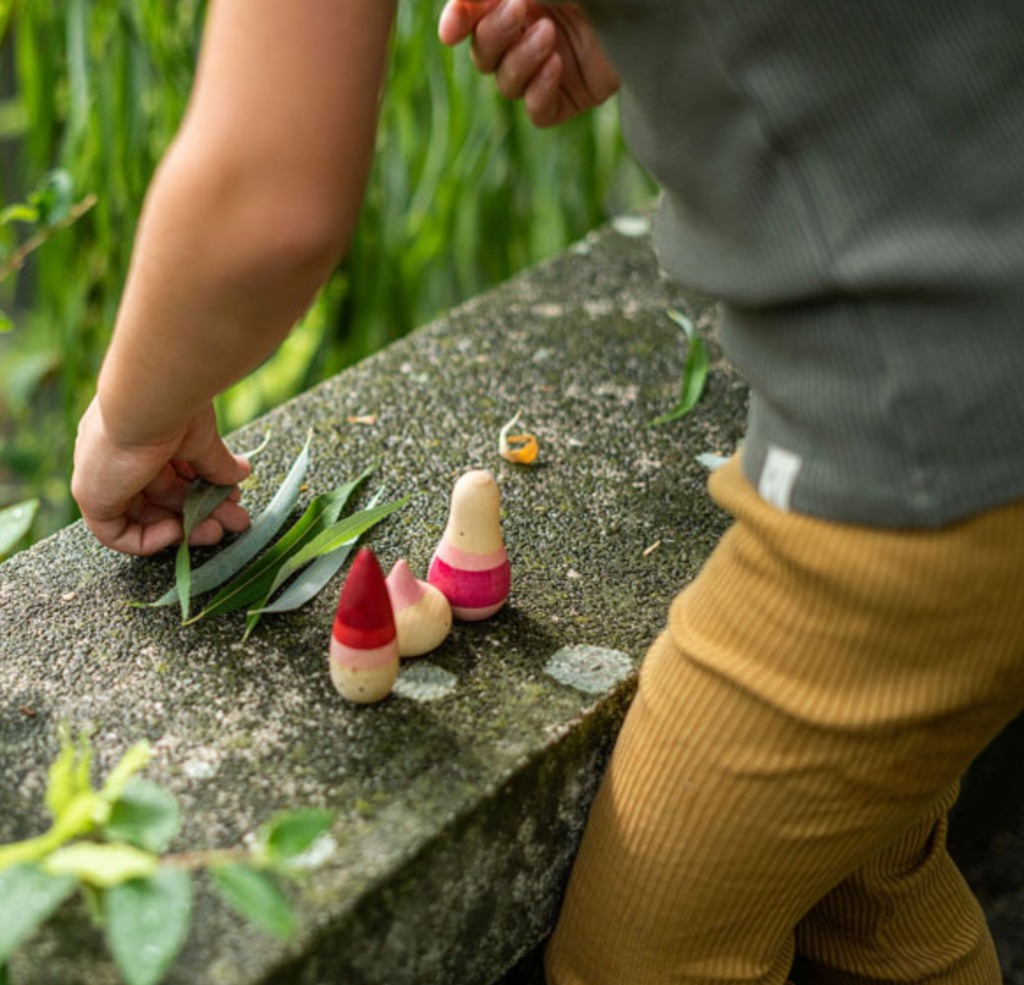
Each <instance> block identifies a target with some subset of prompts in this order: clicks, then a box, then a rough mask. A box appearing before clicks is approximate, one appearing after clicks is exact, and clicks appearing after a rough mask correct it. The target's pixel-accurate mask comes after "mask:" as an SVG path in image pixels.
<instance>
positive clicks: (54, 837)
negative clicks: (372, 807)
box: [0, 726, 334, 985]
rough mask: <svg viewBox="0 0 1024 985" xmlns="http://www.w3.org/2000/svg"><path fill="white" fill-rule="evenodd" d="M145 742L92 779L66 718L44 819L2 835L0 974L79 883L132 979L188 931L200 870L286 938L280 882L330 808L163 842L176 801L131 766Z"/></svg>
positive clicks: (174, 828) (136, 982) (322, 828)
mask: <svg viewBox="0 0 1024 985" xmlns="http://www.w3.org/2000/svg"><path fill="white" fill-rule="evenodd" d="M151 755H152V752H151V750H150V747H149V745H148V743H145V742H140V743H137V744H136V745H133V746H132V747H131V748H130V749H128V751H127V752H126V753H125V754H124V756H123V757H122V758H121V760H120V761H119V762H118V763H117V765H116V766H115V767H114V768H113V769H112V770H111V771H110V773H109V774H108V776H107V779H106V781H105V782H104V783H103V785H102V786H101V787H100V788H99V789H98V790H97V789H94V788H93V787H92V785H91V783H90V778H89V774H90V767H91V765H92V758H93V749H92V745H91V743H90V741H89V738H88V736H80V737H79V740H78V742H77V743H75V742H73V741H72V739H71V736H70V731H69V729H68V728H67V727H66V726H65V727H63V728H62V730H61V750H60V754H59V755H58V757H57V759H56V760H55V761H54V763H53V764H52V766H51V767H50V770H49V774H48V783H47V788H46V806H47V808H48V809H49V811H50V814H51V815H52V817H53V824H52V826H51V827H50V829H49V831H47V832H45V833H44V834H41V835H38V836H36V837H34V838H29V839H28V840H26V841H19V842H14V843H13V844H8V845H0V913H3V915H4V919H3V920H2V921H0V983H3V985H7V983H8V982H9V981H10V978H9V973H8V971H7V961H8V959H9V958H10V956H11V954H12V953H13V952H14V950H15V948H17V947H18V946H19V945H21V944H22V943H23V942H24V941H25V940H27V939H28V938H29V937H31V936H32V935H33V934H34V933H35V932H36V931H37V930H38V929H39V928H40V927H41V926H42V925H43V924H44V923H45V922H46V920H47V919H49V917H50V916H51V915H52V914H53V913H54V912H55V911H56V910H57V908H58V907H59V906H60V905H61V904H62V903H63V902H64V901H65V900H66V899H68V898H69V897H70V896H71V895H73V894H74V893H75V892H80V893H82V894H83V896H84V897H85V902H86V904H87V908H88V912H89V914H90V916H91V918H92V919H93V921H94V922H95V923H96V924H97V925H98V926H99V927H101V928H102V929H103V932H104V934H105V936H106V940H107V945H108V947H109V948H110V952H111V954H112V956H113V958H114V962H115V964H116V965H117V967H118V969H119V970H120V972H121V975H122V976H123V978H124V980H125V981H126V982H127V983H128V985H156V983H157V982H159V981H161V980H162V979H163V978H164V977H165V975H166V974H167V972H168V971H169V970H170V967H171V965H172V964H173V962H174V959H175V958H176V957H177V955H178V952H179V951H180V950H181V947H182V945H183V944H184V942H185V938H186V937H187V935H188V928H189V924H190V922H191V917H192V897H193V873H195V872H198V871H205V873H206V876H207V878H208V879H209V881H210V884H211V886H212V887H213V889H214V890H215V891H216V893H217V895H218V896H219V897H220V898H221V899H222V900H223V901H224V902H225V903H226V904H227V905H228V906H229V907H231V908H232V909H233V910H235V911H236V912H237V913H239V914H241V915H242V916H243V917H245V918H246V919H247V920H249V921H251V922H252V923H253V924H255V925H256V926H257V927H259V928H260V929H261V930H263V931H265V932H267V933H269V934H272V935H274V936H276V937H279V938H282V939H287V938H289V937H291V936H292V935H293V934H294V932H295V929H296V919H295V914H294V911H293V908H292V904H291V902H290V900H289V897H288V895H287V894H286V892H285V890H284V888H283V885H284V882H285V881H288V880H296V879H301V878H302V877H303V876H304V874H305V873H306V872H307V871H308V869H309V868H310V867H311V864H312V860H313V859H314V858H315V855H316V854H317V851H316V845H317V843H318V842H319V840H320V839H321V838H323V837H325V836H326V834H327V831H328V829H329V828H330V826H331V824H332V823H333V820H334V814H333V812H331V811H327V810H302V811H288V812H282V813H280V814H277V815H275V816H274V817H272V818H271V819H270V820H269V821H268V822H267V823H266V824H264V825H263V826H262V827H260V829H259V831H258V832H257V836H256V840H255V844H254V845H253V847H252V848H251V849H235V848H232V849H213V850H209V851H197V852H187V853H183V854H177V855H174V854H165V853H166V852H167V849H168V848H169V847H170V845H171V843H172V842H173V840H174V839H175V837H176V836H177V834H178V830H179V828H180V826H181V812H180V809H179V807H178V803H177V801H176V800H175V798H174V797H173V795H172V794H171V793H170V792H169V791H167V790H165V789H164V788H163V787H161V786H158V785H157V784H156V783H152V782H150V781H148V780H145V779H142V778H140V777H138V776H136V774H137V773H138V772H139V771H140V770H141V769H142V768H143V767H144V766H145V765H146V764H147V763H148V761H149V759H150V757H151Z"/></svg>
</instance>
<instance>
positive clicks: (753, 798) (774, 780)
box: [547, 460, 1024, 985]
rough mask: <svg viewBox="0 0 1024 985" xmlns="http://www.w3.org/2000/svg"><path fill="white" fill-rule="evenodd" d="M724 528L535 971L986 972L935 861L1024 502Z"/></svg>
mask: <svg viewBox="0 0 1024 985" xmlns="http://www.w3.org/2000/svg"><path fill="white" fill-rule="evenodd" d="M711 491H712V495H713V497H714V498H715V500H716V501H717V502H718V503H719V504H720V505H721V506H723V507H724V508H725V509H726V510H728V511H729V512H730V513H732V515H733V516H734V518H735V522H734V524H733V525H732V527H731V528H730V529H729V531H728V532H727V533H726V535H725V537H724V538H723V539H722V541H721V543H720V544H719V546H718V548H717V549H716V550H715V552H714V553H713V554H712V556H711V558H710V559H709V561H708V563H707V564H706V565H705V568H704V570H703V571H702V572H701V574H700V575H699V576H698V578H697V579H696V580H695V581H694V582H693V583H692V584H691V585H690V586H689V587H688V588H687V589H686V590H684V591H683V592H682V593H681V594H680V595H679V596H678V597H677V599H676V600H675V602H674V603H673V605H672V609H671V613H670V618H669V626H668V629H667V630H666V632H665V633H663V634H662V635H661V637H659V639H658V640H657V641H656V643H655V644H654V646H653V647H652V649H651V651H650V653H649V654H648V656H647V658H646V660H645V662H644V665H643V668H642V670H641V674H640V684H639V690H638V693H637V696H636V699H635V701H634V703H633V706H632V708H631V709H630V712H629V714H628V716H627V719H626V722H625V724H624V726H623V730H622V733H621V736H620V738H619V741H618V744H617V746H616V750H615V753H614V755H613V758H612V762H611V765H610V767H609V771H608V773H607V775H606V777H605V779H604V782H603V784H602V787H601V790H600V792H599V794H598V797H597V799H596V801H595V804H594V807H593V809H592V811H591V816H590V820H589V822H588V826H587V830H586V833H585V836H584V839H583V843H582V846H581V849H580V853H579V856H578V858H577V861H576V864H575V866H574V870H573V874H572V878H571V881H570V885H569V889H568V892H567V896H566V900H565V903H564V906H563V910H562V914H561V917H560V920H559V924H558V927H557V929H556V932H555V934H554V936H553V938H552V941H551V943H550V945H549V948H548V953H547V975H548V982H549V985H676V983H697V982H707V983H711V982H714V983H716V985H723V983H730V982H745V983H753V982H757V983H765V985H767V983H778V982H783V981H784V980H786V979H787V976H789V974H790V971H791V967H792V965H793V961H794V956H795V955H796V954H799V955H801V961H802V963H803V967H805V968H809V969H811V970H813V972H814V981H816V982H828V983H843V985H847V983H851V985H852V983H865V985H866V983H869V982H870V983H872V985H879V983H883V982H930V983H944V985H945V983H949V985H954V983H956V985H982V983H985V985H997V983H999V982H1000V981H1001V977H1000V973H999V969H998V965H997V960H996V956H995V952H994V948H993V944H992V941H991V937H990V935H989V933H988V930H987V928H986V925H985V920H984V916H983V914H982V912H981V909H980V907H979V905H978V903H977V901H976V900H975V899H974V897H973V896H972V894H971V892H970V890H969V889H968V887H967V885H966V883H965V882H964V880H963V878H962V877H961V875H960V873H959V872H958V871H957V869H956V867H955V865H954V864H953V862H952V860H951V859H950V857H949V855H948V854H947V852H946V847H945V831H946V828H945V825H946V821H945V816H946V812H947V810H948V808H949V806H950V804H951V803H952V802H953V799H954V798H955V791H956V784H957V782H958V778H959V776H960V775H961V773H962V772H963V770H964V769H965V768H966V767H967V765H968V764H969V763H970V761H971V760H972V759H973V758H974V757H975V756H976V755H977V754H978V752H979V751H980V750H981V749H982V748H984V746H985V745H986V744H987V743H988V742H989V741H990V740H991V739H992V738H993V737H994V735H995V734H996V733H997V732H998V731H999V730H1000V729H1001V728H1002V727H1003V726H1004V725H1005V724H1006V723H1007V722H1008V721H1010V720H1011V719H1012V718H1013V717H1014V716H1015V715H1016V714H1017V713H1018V712H1019V711H1020V709H1021V708H1022V707H1024V618H1022V617H1021V612H1022V611H1024V503H1018V504H1013V505H1010V506H1004V507H1000V508H998V509H996V510H993V511H990V512H988V513H985V514H983V515H981V516H978V517H976V518H973V519H970V520H967V521H962V522H960V523H957V524H955V525H952V526H948V527H944V528H941V529H938V530H916V531H905V532H896V531H891V530H877V529H872V528H868V527H859V526H853V525H841V524H836V523H830V522H827V521H822V520H818V519H815V518H811V517H807V516H800V515H796V514H790V513H784V512H781V511H779V510H777V509H775V508H773V507H771V506H769V505H768V504H766V503H765V502H764V501H763V500H761V499H760V498H759V497H758V495H757V494H756V492H755V491H754V490H753V488H752V487H751V486H750V485H749V483H748V482H747V480H746V479H745V478H744V477H743V474H742V471H741V467H740V464H739V462H738V461H737V460H733V461H732V462H730V463H729V464H728V465H727V466H725V467H724V468H723V469H721V470H719V471H718V472H716V473H715V474H714V475H713V476H712V479H711Z"/></svg>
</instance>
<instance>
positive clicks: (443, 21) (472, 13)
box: [437, 0, 502, 47]
mask: <svg viewBox="0 0 1024 985" xmlns="http://www.w3.org/2000/svg"><path fill="white" fill-rule="evenodd" d="M501 2H502V0H476V2H472V0H448V3H446V4H445V5H444V10H442V11H441V17H440V19H439V20H438V23H437V36H438V37H439V38H440V39H441V44H444V45H448V46H449V47H451V46H452V45H457V44H459V42H461V41H465V40H466V38H468V37H469V36H470V35H471V34H472V33H473V31H474V30H475V29H476V26H477V24H478V23H479V22H480V19H481V18H482V17H484V16H485V15H486V14H487V13H488V12H489V11H491V10H493V9H494V8H495V7H496V6H497V5H498V4H499V3H501Z"/></svg>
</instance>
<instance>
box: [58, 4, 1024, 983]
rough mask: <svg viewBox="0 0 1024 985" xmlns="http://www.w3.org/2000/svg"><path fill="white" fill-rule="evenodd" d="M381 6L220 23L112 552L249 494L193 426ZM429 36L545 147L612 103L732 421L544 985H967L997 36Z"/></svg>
mask: <svg viewBox="0 0 1024 985" xmlns="http://www.w3.org/2000/svg"><path fill="white" fill-rule="evenodd" d="M391 8H392V4H391V3H389V2H386V0H345V2H342V0H302V2H296V0H290V2H285V0H263V2H262V3H261V4H260V5H259V7H258V12H257V11H256V9H255V8H253V6H252V5H251V4H250V3H247V2H245V0H217V3H215V4H214V5H213V7H212V11H211V18H210V23H209V27H208V33H207V37H206V39H205V42H204V49H203V56H202V59H201V64H200V70H199V73H198V76H197V81H196V88H195V92H194V95H193V98H192V102H191V105H190V108H189V112H188V115H187V117H186V120H185V123H184V125H183V127H182V131H181V134H180V135H179V137H178V139H177V140H176V141H175V144H174V147H173V148H172V149H171V151H170V153H169V154H168V157H167V159H166V161H165V162H164V164H163V165H162V166H161V169H160V171H159V174H158V176H157V178H156V179H155V181H154V185H153V188H152V190H151V192H150V194H149V196H148V198H147V204H146V209H145V214H144V217H143V221H142V223H141V226H140V232H139V239H138V243H137V246H136V252H135V257H134V261H133V269H132V272H131V275H130V278H129V282H128V285H127V288H126V293H125V298H124V302H123V305H122V309H121V312H120V314H119V317H118V322H117V327H116V331H115V336H114V339H113V342H112V344H111V349H110V352H109V353H108V356H107V359H106V362H105V363H104V367H103V371H102V374H101V378H100V381H99V388H98V394H97V399H96V401H95V402H94V404H93V405H92V407H91V408H90V410H89V411H88V413H87V414H86V416H85V417H84V418H83V421H82V425H81V428H80V435H79V442H78V447H77V451H76V471H75V478H74V491H75V495H76V497H77V498H78V500H79V503H80V505H81V507H82V512H83V515H84V517H85V519H86V522H87V523H88V524H89V526H90V528H91V529H93V530H94V531H95V532H96V534H97V536H98V537H99V538H100V540H101V541H103V542H104V543H106V544H108V545H109V546H111V547H114V548H116V549H120V550H128V551H133V552H136V553H149V552H151V551H155V550H159V549H160V548H162V547H164V546H166V545H167V544H170V543H173V542H174V541H175V540H176V539H177V538H179V537H180V536H181V526H180V517H179V511H180V503H181V496H182V490H183V485H184V482H185V481H186V479H187V478H188V477H189V476H190V475H192V474H193V473H195V474H199V475H203V476H205V477H207V478H209V479H211V480H212V481H216V482H222V483H231V482H237V481H238V480H239V479H241V478H242V477H243V476H244V474H245V465H244V464H243V463H241V462H239V461H237V460H235V459H234V458H232V456H230V455H229V454H228V453H227V451H226V449H225V448H224V446H223V444H222V443H221V442H220V439H219V437H218V436H217V434H216V430H215V427H214V421H213V417H212V413H211V411H210V400H211V399H212V397H213V395H214V394H215V393H216V392H218V391H219V390H220V389H221V388H223V387H224V386H226V385H227V384H228V383H229V382H231V381H232V380H234V379H235V378H237V377H238V376H239V375H241V374H242V373H244V372H245V371H247V370H248V369H249V368H251V367H252V366H254V365H255V364H256V363H258V362H259V361H260V360H261V359H262V358H263V357H264V356H265V355H266V354H267V353H268V352H269V351H270V350H271V349H272V348H273V347H274V346H275V345H276V344H277V343H278V341H279V340H280V339H281V337H282V336H283V335H284V333H285V332H286V331H287V329H288V327H289V325H290V323H291V321H292V320H294V318H295V317H296V316H297V315H298V314H299V313H300V312H301V310H302V309H303V308H304V306H305V305H306V303H307V302H308V300H309V299H310V297H311V296H312V293H313V292H314V290H315V289H316V287H317V285H318V284H319V283H320V282H321V281H322V280H323V278H324V277H326V275H327V273H328V272H329V270H330V269H331V267H332V265H333V264H334V262H335V261H336V259H337V257H338V256H339V254H340V253H341V252H342V251H343V249H344V246H345V243H346V241H347V238H348V234H349V231H350V230H351V227H352V224H353V222H354V220H355V215H356V211H357V207H358V199H359V194H360V191H361V188H362V183H363V180H364V178H365V173H366V168H367V163H368V159H369V149H370V146H371V144H372V132H373V127H374V122H375V114H376V102H377V93H378V91H379V87H380V82H381V77H382V70H383V61H384V50H385V46H386V37H387V32H388V26H389V23H390V17H391V13H392V9H391ZM591 23H592V24H593V25H594V27H595V28H596V30H597V33H598V35H599V36H600V38H601V41H602V44H603V46H604V51H607V53H608V57H607V58H606V57H605V54H604V52H603V51H602V48H601V46H599V45H598V44H597V41H596V40H595V35H594V33H593V32H592V31H591V28H590V24H591ZM440 32H441V37H442V40H443V41H445V42H446V43H448V44H455V43H458V42H459V41H460V40H462V39H464V38H468V37H470V36H472V39H473V41H472V52H473V58H474V60H475V63H476V64H477V66H478V67H479V68H480V69H481V70H482V71H487V72H493V73H494V74H495V77H496V81H497V84H498V86H499V88H500V89H501V91H502V92H503V93H505V94H506V95H507V96H509V97H510V98H520V97H522V98H523V99H524V101H525V103H526V107H527V111H528V112H529V113H530V115H531V117H532V118H533V119H534V121H535V122H536V123H538V125H552V124H555V123H559V122H561V121H563V120H565V119H567V118H568V117H570V116H571V115H573V114H574V113H575V112H577V111H578V110H580V109H585V108H587V107H588V106H591V105H594V104H595V103H597V102H599V101H601V100H602V99H604V98H607V96H608V95H609V94H610V93H611V92H612V91H614V90H615V88H616V87H617V86H618V79H619V77H620V76H621V78H622V80H623V121H624V126H625V127H626V130H627V134H628V136H629V137H630V139H631V141H632V143H633V145H634V149H635V150H636V151H637V153H638V155H639V156H640V157H641V159H642V161H643V162H644V163H646V164H647V165H648V166H649V167H650V169H651V170H652V172H653V173H654V174H655V175H656V176H657V177H658V178H659V179H660V180H661V181H662V183H663V185H664V187H665V199H664V203H663V207H662V217H661V221H660V226H659V234H658V243H659V248H660V251H661V255H662V259H663V262H665V264H666V265H667V266H669V267H670V269H671V270H672V271H673V272H674V273H676V274H677V275H678V276H679V277H680V278H681V279H682V280H683V282H684V283H685V284H687V286H690V287H692V288H694V289H697V290H701V291H705V292H708V293H714V294H716V295H717V296H719V297H721V298H722V299H723V323H722V328H721V334H722V342H723V345H724V347H725V348H726V351H727V353H728V354H729V356H730V358H731V359H732V360H733V361H734V363H735V364H736V365H737V366H738V367H739V368H740V369H741V370H742V371H743V372H744V373H745V374H746V375H747V377H748V378H749V380H750V383H751V390H752V414H751V421H750V429H749V433H748V438H747V441H746V443H745V446H744V451H743V453H742V455H741V456H739V457H738V458H737V459H736V460H734V461H733V462H731V463H730V464H729V465H728V466H726V467H725V468H724V469H722V470H721V471H720V472H718V473H716V474H715V475H714V476H713V477H712V482H711V492H712V495H713V496H714V498H715V499H716V501H717V502H719V503H720V505H722V506H723V507H724V508H725V509H727V510H729V511H730V512H731V513H732V514H733V515H734V517H735V523H734V525H733V526H732V528H731V529H730V531H729V532H728V533H727V534H726V536H725V537H724V538H723V540H722V542H721V544H720V545H719V547H718V549H717V550H716V551H715V553H714V554H713V556H712V557H711V559H709V561H708V563H707V565H706V567H705V569H704V571H703V572H702V573H701V575H700V576H699V577H698V578H697V580H696V581H695V582H694V583H693V584H692V585H690V586H689V587H688V588H687V589H686V590H685V591H683V592H682V593H681V594H680V595H679V597H678V598H677V599H676V601H675V602H674V603H673V606H672V609H671V612H670V615H669V620H668V627H667V629H666V631H665V632H664V633H663V634H662V636H661V637H660V638H659V639H658V640H657V641H656V642H655V644H654V646H653V647H652V649H651V651H650V653H649V654H648V657H647V659H646V660H645V662H644V667H643V670H642V672H641V677H640V685H639V691H638V694H637V698H636V700H635V702H634V704H633V707H632V708H631V710H630V713H629V715H628V717H627V720H626V723H625V725H624V727H623V731H622V735H621V737H620V739H619V743H618V745H617V748H616V752H615V754H614V757H613V760H612V764H611V766H610V768H609V771H608V774H607V776H606V778H605V781H604V783H603V785H602V788H601V791H600V793H599V795H598V798H597V801H596V802H595V805H594V808H593V810H592V812H591V817H590V820H589V823H588V828H587V832H586V834H585V837H584V841H583V845H582V847H581V850H580V855H579V857H578V859H577V862H576V865H575V868H574V872H573V876H572V879H571V882H570V885H569V889H568V893H567V897H566V902H565V905H564V907H563V911H562V915H561V917H560V920H559V924H558V928H557V930H556V932H555V935H554V937H553V939H552V943H551V945H550V947H549V949H548V957H547V974H548V978H549V983H550V985H648V983H650V985H669V983H682V982H687V983H691V982H692V983H696V982H716V983H722V982H739V981H743V982H758V983H766V985H767V983H778V982H782V981H784V980H785V979H786V978H787V976H788V975H789V974H790V972H791V969H792V967H793V964H794V959H795V958H796V957H799V961H800V966H801V968H802V969H803V970H802V972H801V973H802V974H808V975H811V976H812V977H813V978H814V979H815V980H818V979H820V980H822V981H829V982H837V983H838V982H843V983H856V982H864V983H867V982H876V983H877V982H920V981H926V980H927V981H929V982H937V983H939V982H941V983H961V982H962V983H988V985H996V983H997V982H999V981H1000V980H1001V977H1000V973H999V968H998V964H997V961H996V956H995V951H994V947H993V944H992V940H991V937H990V936H989V934H988V931H987V928H986V927H985V922H984V917H983V915H982V913H981V910H980V907H979V906H978V904H977V902H976V901H975V900H974V899H973V897H972V896H971V894H970V892H969V890H968V889H967V887H966V885H965V883H964V881H963V879H962V878H961V877H960V875H959V873H958V872H957V871H956V869H955V867H954V865H953V863H952V861H951V860H950V858H949V856H948V854H947V853H946V850H945V823H946V822H945V815H946V811H947V810H948V808H949V805H950V804H951V802H952V800H953V798H954V797H955V792H956V781H957V777H958V776H959V774H960V773H961V772H962V771H963V770H964V769H965V768H966V766H967V765H968V763H969V762H970V760H971V759H972V758H973V757H974V756H975V755H976V754H977V753H978V752H979V751H980V750H981V749H982V748H983V747H984V745H985V744H986V743H987V742H988V741H989V740H990V739H991V738H992V736H993V735H995V733H996V732H997V731H998V730H999V729H1000V728H1001V727H1002V726H1003V725H1004V724H1005V723H1006V722H1007V721H1009V720H1010V719H1011V718H1012V717H1013V716H1014V715H1016V714H1017V713H1018V712H1019V710H1020V709H1021V707H1022V706H1024V672H1022V663H1024V620H1021V619H1020V617H1019V612H1020V611H1022V605H1024V501H1022V499H1021V497H1024V456H1022V455H1021V448H1022V446H1024V398H1022V396H1021V394H1022V393H1024V390H1022V389H1021V388H1020V387H1018V386H1017V381H1018V379H1019V378H1020V377H1021V375H1022V373H1024V341H1022V340H1021V337H1020V327H1021V323H1022V320H1024V195H1022V194H1021V193H1020V192H1021V188H1022V186H1024V176H1022V167H1024V165H1022V163H1021V162H1022V161H1024V82H1022V79H1021V75H1020V72H1019V71H1018V70H1017V67H1018V66H1019V51H1020V43H1021V39H1022V38H1024V5H1020V4H1019V3H1018V0H977V2H976V3H974V4H970V5H964V4H962V3H960V2H954V0H928V2H927V3H924V2H923V0H901V2H897V0H866V2H865V3H862V4H857V5H828V4H825V5H822V4H805V5H801V4H800V3H799V0H761V2H760V3H758V4H749V3H738V2H735V0H733V2H730V0H716V2H715V3H714V4H704V3H703V2H701V0H591V2H589V3H588V4H587V5H586V16H584V14H583V12H582V11H581V9H580V8H576V7H574V6H572V5H570V4H552V5H551V6H544V7H542V6H540V5H538V4H535V3H532V2H530V0H485V2H478V3H470V2H468V0H452V2H450V3H449V4H448V5H447V6H446V8H445V10H444V12H443V14H442V19H441V25H440ZM612 65H614V66H615V68H614V69H613V68H612ZM968 333H970V334H968ZM246 522H247V521H246V517H245V516H244V513H243V512H242V511H241V510H240V508H239V507H238V506H237V504H235V503H229V504H225V506H223V507H222V508H221V511H220V512H219V513H218V514H215V517H214V519H213V520H211V521H210V522H209V523H208V524H207V525H205V526H204V527H202V528H200V529H199V530H197V532H196V536H195V539H196V541H197V542H203V543H206V542H210V541H213V540H216V539H217V537H219V536H220V534H221V532H222V530H224V529H229V530H236V529H240V528H241V527H243V526H244V525H245V523H246Z"/></svg>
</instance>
